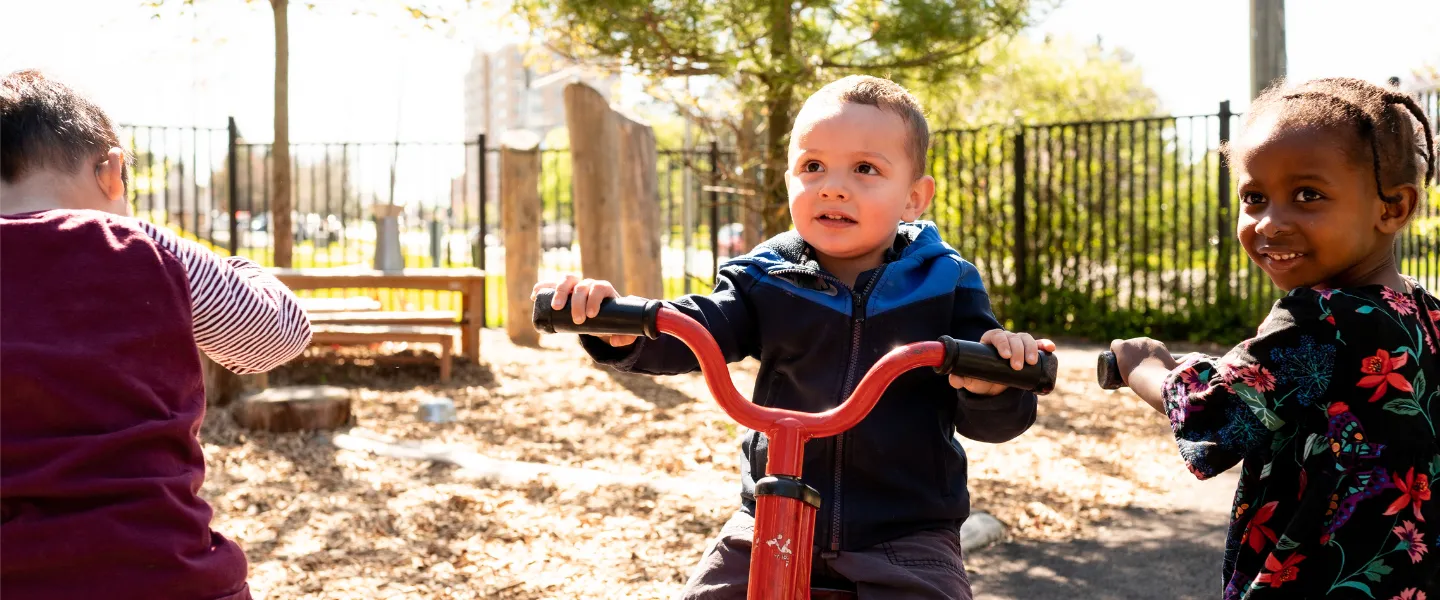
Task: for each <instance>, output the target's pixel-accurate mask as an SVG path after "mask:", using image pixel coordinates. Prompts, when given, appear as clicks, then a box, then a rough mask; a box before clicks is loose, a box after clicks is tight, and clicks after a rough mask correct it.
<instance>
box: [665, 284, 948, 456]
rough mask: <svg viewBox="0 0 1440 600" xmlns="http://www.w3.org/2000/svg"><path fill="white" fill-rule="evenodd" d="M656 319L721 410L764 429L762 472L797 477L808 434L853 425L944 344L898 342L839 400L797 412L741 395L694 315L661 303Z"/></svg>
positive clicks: (934, 362) (934, 361) (937, 358)
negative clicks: (690, 357) (692, 362)
mask: <svg viewBox="0 0 1440 600" xmlns="http://www.w3.org/2000/svg"><path fill="white" fill-rule="evenodd" d="M658 323H659V329H660V332H661V333H668V334H670V335H673V336H675V337H676V338H679V339H680V341H682V342H685V345H686V346H689V347H690V351H691V352H694V353H695V357H696V358H697V359H698V360H699V362H700V371H701V372H702V373H704V375H705V383H706V384H707V385H708V386H709V387H710V394H711V395H712V396H714V397H715V401H716V402H719V403H720V408H722V409H724V411H725V414H728V415H730V418H732V419H734V420H735V421H736V422H738V423H740V424H741V425H744V426H745V427H748V428H750V429H753V430H755V431H760V432H764V433H765V434H766V435H767V436H768V437H769V438H770V443H771V455H770V460H769V461H768V463H769V464H768V468H767V469H766V472H767V473H768V474H771V475H790V476H794V477H799V476H800V462H801V457H802V456H803V453H802V452H801V451H800V450H801V448H803V447H804V445H805V442H806V441H807V440H809V439H811V438H817V437H829V436H832V435H837V434H839V433H841V432H844V431H846V430H848V429H850V428H851V427H854V426H855V425H857V424H859V423H860V421H861V420H863V419H864V418H865V415H868V414H870V409H872V408H874V407H875V403H876V402H879V401H880V396H881V395H882V394H883V393H884V392H885V388H886V387H888V386H889V385H890V382H892V381H894V380H895V378H896V377H899V376H900V375H901V374H903V373H905V372H906V371H909V370H910V369H914V368H916V367H938V366H940V363H941V362H942V361H943V360H944V358H945V348H944V346H943V345H942V344H941V343H939V342H917V343H914V344H909V345H905V346H901V347H899V348H896V349H894V350H891V351H890V353H889V354H886V355H885V356H884V357H883V358H881V359H880V361H879V362H877V363H875V366H873V367H871V368H870V371H869V372H868V373H866V374H865V377H864V378H862V379H861V380H860V385H858V386H856V387H855V391H854V392H853V393H851V394H850V397H849V398H848V399H846V400H845V402H842V403H841V404H840V406H836V407H835V408H832V409H830V410H827V411H824V412H818V413H807V412H798V411H793V410H786V409H783V408H770V407H765V406H760V405H758V404H755V403H753V402H751V401H749V400H746V399H745V397H744V396H741V395H740V392H739V390H736V389H735V383H734V382H733V381H731V380H730V371H729V369H728V368H727V367H726V365H725V357H724V355H723V354H721V352H720V347H719V346H718V345H716V343H715V339H714V338H712V337H710V332H709V331H706V329H705V327H704V326H702V325H701V324H700V323H698V322H696V321H695V320H694V319H691V318H690V317H688V316H685V315H684V314H683V313H681V312H679V311H677V310H675V309H672V308H668V307H663V308H661V309H660V314H659V319H658ZM782 429H790V430H793V431H794V432H795V433H796V434H798V435H790V436H782V435H778V433H779V431H780V430H782ZM786 438H790V439H786ZM777 446H778V447H777ZM792 446H793V447H792Z"/></svg>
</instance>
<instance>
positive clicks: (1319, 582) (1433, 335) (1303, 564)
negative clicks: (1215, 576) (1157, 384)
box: [1164, 285, 1440, 600]
mask: <svg viewBox="0 0 1440 600" xmlns="http://www.w3.org/2000/svg"><path fill="white" fill-rule="evenodd" d="M1437 320H1440V300H1437V299H1436V298H1435V297H1434V296H1431V295H1430V294H1429V293H1428V292H1426V291H1425V290H1423V289H1421V288H1420V287H1419V286H1418V285H1415V291H1414V292H1413V293H1410V294H1406V293H1401V292H1396V291H1394V290H1392V289H1390V288H1388V287H1384V286H1378V285H1376V286H1364V287H1357V288H1345V289H1337V290H1327V291H1314V290H1310V289H1298V290H1295V291H1293V292H1291V293H1290V294H1289V295H1287V296H1285V297H1284V298H1282V299H1281V300H1280V301H1278V302H1276V304H1275V307H1274V309H1273V310H1272V311H1271V313H1270V316H1269V317H1268V318H1266V320H1265V322H1264V323H1263V324H1262V325H1261V326H1260V330H1259V332H1258V334H1257V335H1256V336H1255V337H1254V338H1252V339H1250V340H1249V341H1246V342H1244V343H1243V344H1241V345H1240V346H1238V347H1236V348H1235V349H1233V350H1231V351H1230V352H1229V353H1228V354H1226V355H1225V356H1224V357H1222V358H1219V359H1213V358H1208V357H1194V358H1191V359H1189V360H1187V361H1186V362H1185V363H1183V364H1182V365H1181V366H1180V367H1179V368H1177V369H1176V370H1175V371H1173V372H1172V373H1171V374H1170V375H1169V376H1168V377H1167V378H1166V380H1165V388H1164V402H1165V409H1166V412H1167V413H1168V414H1169V417H1170V423H1171V426H1172V428H1173V429H1174V431H1175V438H1176V441H1177V442H1178V444H1179V446H1180V454H1181V456H1182V457H1183V458H1184V460H1185V463H1186V465H1187V466H1188V467H1189V468H1190V470H1191V472H1193V473H1194V474H1195V475H1196V476H1197V477H1200V478H1201V479H1205V478H1209V477H1211V476H1214V475H1216V474H1218V473H1221V472H1223V471H1225V470H1227V469H1229V468H1230V467H1232V466H1234V465H1235V463H1236V462H1239V461H1242V460H1243V461H1244V465H1243V467H1242V471H1241V475H1240V487H1239V489H1238V490H1236V493H1235V504H1234V507H1233V510H1232V512H1231V520H1230V531H1229V535H1228V536H1227V540H1226V544H1225V563H1224V565H1223V568H1222V574H1223V577H1224V596H1223V597H1224V598H1225V600H1231V599H1241V598H1244V599H1257V600H1258V599H1263V598H1367V599H1375V600H1394V599H1399V600H1424V599H1425V598H1426V597H1427V595H1428V596H1429V597H1430V598H1431V600H1440V591H1437V590H1440V587H1437V584H1436V583H1432V579H1433V578H1434V576H1435V572H1436V567H1437V565H1440V562H1437V561H1436V559H1435V552H1434V550H1432V549H1433V548H1435V547H1436V545H1437V543H1436V542H1437V541H1440V540H1437V534H1440V528H1437V527H1436V526H1435V523H1436V521H1437V519H1440V513H1437V511H1436V507H1435V504H1434V502H1433V501H1432V500H1431V492H1430V481H1431V480H1432V479H1433V478H1435V477H1437V476H1440V454H1437V447H1436V442H1435V424H1434V420H1435V412H1436V409H1437V407H1436V406H1435V405H1434V404H1433V400H1434V398H1435V396H1436V395H1437V394H1440V381H1437V368H1440V362H1437V353H1436V343H1437V338H1440V329H1437V328H1436V321H1437Z"/></svg>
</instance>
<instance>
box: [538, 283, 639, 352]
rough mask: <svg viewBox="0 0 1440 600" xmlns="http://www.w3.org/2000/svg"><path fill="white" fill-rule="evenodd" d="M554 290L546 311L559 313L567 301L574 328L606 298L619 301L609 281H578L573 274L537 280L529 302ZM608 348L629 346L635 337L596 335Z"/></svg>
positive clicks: (597, 310) (594, 312)
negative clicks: (542, 291)
mask: <svg viewBox="0 0 1440 600" xmlns="http://www.w3.org/2000/svg"><path fill="white" fill-rule="evenodd" d="M548 289H553V290H555V297H554V298H553V299H551V301H550V308H552V309H555V310H560V309H562V308H565V301H566V299H567V298H568V299H569V300H570V318H571V320H573V321H575V324H576V325H580V324H582V323H584V322H585V319H587V318H590V317H594V316H595V315H597V314H600V303H601V302H602V301H604V300H605V299H606V298H619V297H620V293H619V292H617V291H615V286H613V285H610V282H608V281H604V280H597V279H585V280H581V279H580V278H579V277H576V276H574V275H566V276H565V278H564V279H562V280H560V281H541V282H539V283H537V284H535V287H534V288H532V289H531V290H530V300H532V301H533V300H535V297H536V296H538V295H539V294H540V290H548ZM595 337H598V338H600V339H603V340H605V341H606V343H609V344H610V345H611V346H615V347H617V348H618V347H621V346H629V345H630V344H633V343H635V339H636V337H637V336H633V335H597V336H595Z"/></svg>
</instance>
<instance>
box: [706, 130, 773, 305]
mask: <svg viewBox="0 0 1440 600" xmlns="http://www.w3.org/2000/svg"><path fill="white" fill-rule="evenodd" d="M719 186H720V145H719V143H718V142H716V141H714V140H711V141H710V192H709V198H710V283H711V285H714V283H715V282H716V281H718V280H719V278H720V195H719V192H718V191H717V189H716V188H718V187H719ZM761 202H764V200H761Z"/></svg>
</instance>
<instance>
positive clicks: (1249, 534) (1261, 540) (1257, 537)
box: [1240, 500, 1280, 553]
mask: <svg viewBox="0 0 1440 600" xmlns="http://www.w3.org/2000/svg"><path fill="white" fill-rule="evenodd" d="M1279 503H1280V502H1279V501H1278V500H1277V501H1275V502H1271V503H1269V504H1266V505H1265V506H1262V507H1260V510H1257V511H1255V516H1254V518H1252V519H1250V526H1249V527H1246V528H1245V535H1244V537H1241V538H1240V543H1242V544H1245V543H1249V544H1250V548H1251V549H1253V550H1255V552H1257V553H1258V552H1260V551H1261V550H1263V549H1264V548H1265V540H1267V539H1268V540H1270V543H1272V544H1274V543H1277V542H1279V541H1280V538H1279V537H1277V536H1276V535H1275V530H1274V529H1271V528H1269V527H1266V526H1265V523H1267V522H1269V521H1270V517H1271V516H1273V515H1274V514H1275V505H1276V504H1279Z"/></svg>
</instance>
